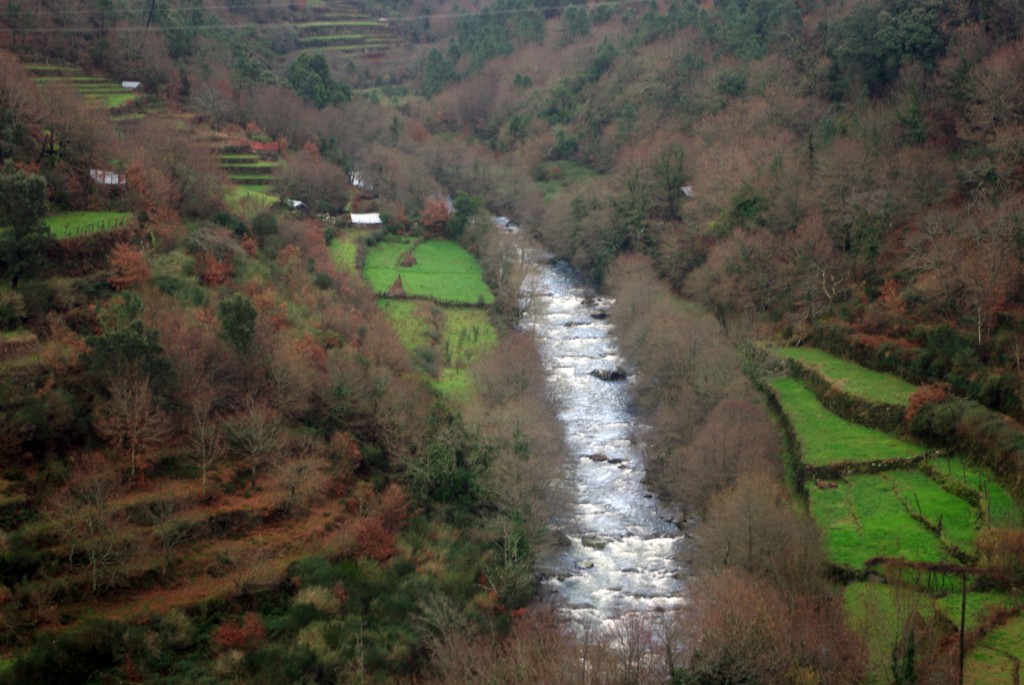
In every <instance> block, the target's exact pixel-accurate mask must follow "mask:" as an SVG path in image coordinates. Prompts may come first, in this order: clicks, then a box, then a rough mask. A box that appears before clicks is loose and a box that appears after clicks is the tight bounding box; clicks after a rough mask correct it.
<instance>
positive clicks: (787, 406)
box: [772, 378, 925, 466]
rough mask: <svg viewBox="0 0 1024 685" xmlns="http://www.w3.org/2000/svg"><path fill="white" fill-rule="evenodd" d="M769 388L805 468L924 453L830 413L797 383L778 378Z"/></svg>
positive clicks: (914, 447) (901, 441)
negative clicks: (794, 435) (797, 439)
mask: <svg viewBox="0 0 1024 685" xmlns="http://www.w3.org/2000/svg"><path fill="white" fill-rule="evenodd" d="M772 388H773V389H774V390H775V391H776V392H777V393H778V394H779V400H780V402H781V403H782V406H783V408H784V410H785V412H786V414H787V416H788V417H789V419H790V421H792V422H793V426H794V427H795V428H796V431H797V434H798V435H799V436H800V446H801V456H802V458H803V461H804V463H805V464H807V465H809V466H827V465H830V464H838V463H845V462H871V461H881V460H887V459H904V458H908V457H913V456H917V455H920V454H922V453H923V452H924V451H925V450H924V448H922V447H920V446H918V445H912V444H910V443H908V442H905V441H903V440H899V439H897V438H894V437H892V436H890V435H886V434H885V433H882V432H880V431H876V430H872V429H870V428H865V427H863V426H858V425H856V424H852V423H849V422H847V421H844V420H843V419H840V418H839V417H838V416H836V415H835V414H832V413H831V412H829V411H828V410H826V409H825V408H824V407H822V406H821V404H820V403H819V402H818V401H817V399H815V397H814V395H813V394H812V393H811V392H810V391H809V390H807V389H806V388H805V387H804V386H802V385H801V384H800V383H798V382H797V381H794V380H792V379H788V378H778V379H775V380H773V381H772Z"/></svg>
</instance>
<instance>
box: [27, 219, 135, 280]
mask: <svg viewBox="0 0 1024 685" xmlns="http://www.w3.org/2000/svg"><path fill="white" fill-rule="evenodd" d="M138 237H139V227H138V225H137V224H136V222H134V221H132V222H130V223H128V224H126V225H125V226H124V227H122V228H117V229H114V230H112V231H105V232H102V233H92V234H89V235H83V236H80V237H76V238H68V239H65V240H54V241H53V242H52V243H50V248H49V250H48V252H47V255H46V256H47V267H46V270H45V273H44V274H43V275H44V276H72V277H77V276H85V275H87V274H90V273H93V272H94V271H98V270H100V269H105V268H107V262H108V260H109V258H110V251H111V250H113V249H114V247H115V246H116V245H118V244H120V243H128V242H132V241H134V240H136V239H138Z"/></svg>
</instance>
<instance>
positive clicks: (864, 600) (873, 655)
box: [843, 582, 936, 685]
mask: <svg viewBox="0 0 1024 685" xmlns="http://www.w3.org/2000/svg"><path fill="white" fill-rule="evenodd" d="M843 603H844V608H845V614H846V620H847V625H849V626H850V628H852V629H853V630H854V631H856V632H857V634H858V635H860V637H861V639H863V640H864V646H865V647H866V649H867V655H868V673H867V678H866V680H865V683H866V684H867V685H888V683H889V682H890V677H889V676H890V667H891V666H892V647H893V645H894V644H895V643H896V642H897V641H898V640H899V639H900V637H901V636H902V633H903V624H904V622H905V621H906V618H907V616H909V615H911V614H914V613H917V614H920V615H921V616H922V617H923V618H924V619H925V620H928V619H931V618H932V617H934V616H935V611H936V606H935V600H934V599H932V598H931V597H930V596H928V595H927V594H925V593H923V592H918V591H916V590H913V589H911V588H905V587H895V586H893V585H888V584H886V583H879V582H859V583H850V584H849V585H847V586H846V587H845V588H844V589H843Z"/></svg>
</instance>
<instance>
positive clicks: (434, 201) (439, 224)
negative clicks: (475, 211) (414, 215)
mask: <svg viewBox="0 0 1024 685" xmlns="http://www.w3.org/2000/svg"><path fill="white" fill-rule="evenodd" d="M451 217H452V214H451V212H450V211H449V210H448V203H447V202H446V201H445V199H444V198H443V197H437V196H434V197H428V198H427V200H426V202H424V203H423V209H422V210H421V211H420V223H421V224H423V226H424V227H426V228H428V229H430V230H432V231H443V230H444V227H445V226H447V225H448V219H450V218H451Z"/></svg>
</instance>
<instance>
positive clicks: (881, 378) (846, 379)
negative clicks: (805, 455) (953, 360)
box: [775, 347, 917, 405]
mask: <svg viewBox="0 0 1024 685" xmlns="http://www.w3.org/2000/svg"><path fill="white" fill-rule="evenodd" d="M775 353H776V354H778V355H779V356H780V357H786V358H788V359H793V360H796V361H798V362H801V363H803V364H806V365H807V366H810V367H813V368H815V369H817V370H818V371H819V372H821V374H822V375H824V376H825V377H826V378H828V379H829V380H830V381H831V382H832V383H834V384H835V385H836V386H837V387H839V388H841V389H842V390H844V391H845V392H847V393H849V394H851V395H855V396H857V397H862V398H864V399H868V400H874V401H876V402H884V403H886V404H902V405H905V404H906V403H907V401H908V400H909V399H910V396H911V394H913V392H914V391H915V390H917V386H915V385H911V384H910V383H907V382H906V381H905V380H903V379H902V378H899V377H898V376H894V375H892V374H888V373H879V372H877V371H872V370H871V369H866V368H864V367H863V366H861V365H860V364H856V363H854V362H851V361H847V360H845V359H842V358H840V357H836V356H834V355H831V354H829V353H828V352H825V351H823V350H818V349H815V348H813V347H779V348H776V349H775Z"/></svg>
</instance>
